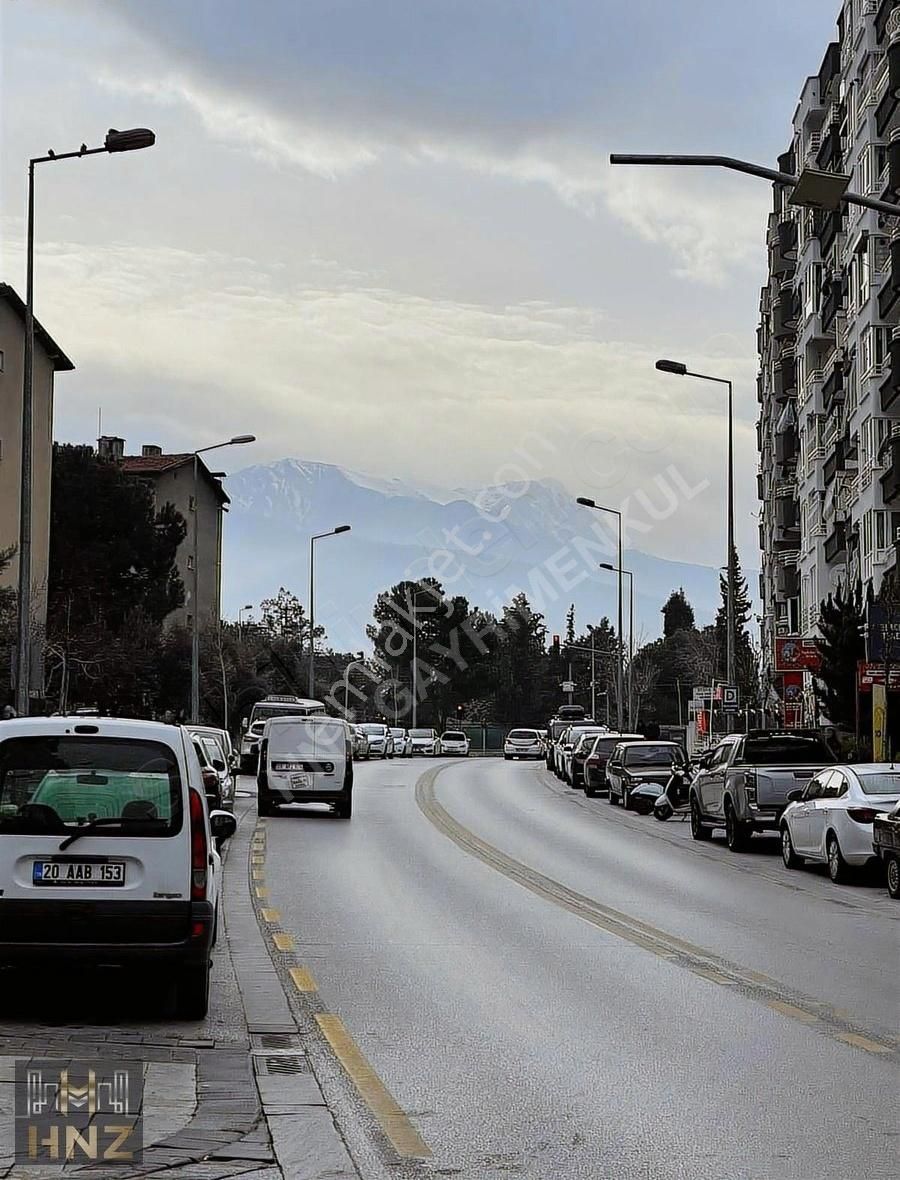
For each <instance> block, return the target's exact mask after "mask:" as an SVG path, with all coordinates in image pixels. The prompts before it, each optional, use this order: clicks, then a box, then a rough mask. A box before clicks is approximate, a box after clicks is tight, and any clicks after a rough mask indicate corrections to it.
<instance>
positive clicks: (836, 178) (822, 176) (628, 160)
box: [609, 152, 900, 217]
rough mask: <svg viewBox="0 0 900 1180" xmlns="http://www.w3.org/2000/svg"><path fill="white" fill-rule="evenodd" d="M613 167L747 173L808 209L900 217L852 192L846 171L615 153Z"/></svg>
mask: <svg viewBox="0 0 900 1180" xmlns="http://www.w3.org/2000/svg"><path fill="white" fill-rule="evenodd" d="M609 162H610V164H649V165H651V166H654V167H656V166H659V167H676V168H728V169H730V170H731V171H732V172H744V173H746V174H747V175H748V176H758V177H760V178H761V179H762V180H771V181H772V183H773V184H781V185H784V187H785V188H789V189H790V190H791V194H790V196H789V197H788V201H789V203H790V204H791V205H803V206H804V207H806V208H807V209H823V210H825V211H827V212H833V211H834V210H836V209H839V208H840V206H841V204H842V203H844V204H847V205H859V206H861V207H862V208H863V209H874V210H875V211H876V212H877V213H887V214H889V215H890V216H892V217H898V216H900V205H894V204H891V203H890V202H889V201H879V200H878V199H877V198H875V197H864V196H862V195H861V194H860V193H854V192H850V190H849V189H848V187H847V186H848V185H849V184H850V181H851V179H852V177H851V176H850V175H849V174H847V173H844V172H820V171H819V170H818V169H816V168H804V170H803V171H802V172H801V173H800V175H799V176H795V175H794V174H793V173H792V172H778V171H777V170H776V169H774V168H764V167H763V166H762V165H761V164H751V163H750V162H749V161H747V160H736V159H734V157H732V156H669V155H638V156H636V155H622V154H621V153H616V152H614V153H613V154H612V155H611V156H610V157H609Z"/></svg>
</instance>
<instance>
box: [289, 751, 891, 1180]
mask: <svg viewBox="0 0 900 1180" xmlns="http://www.w3.org/2000/svg"><path fill="white" fill-rule="evenodd" d="M291 810H293V811H294V814H293V815H290V814H287V813H283V814H282V815H280V816H279V817H277V818H275V819H272V820H269V821H268V823H267V824H266V832H267V852H266V881H267V883H268V887H269V894H270V900H269V902H268V904H270V905H272V906H275V907H277V910H278V912H279V914H280V925H281V928H282V929H283V930H284V931H286V932H289V933H290V934H291V935H292V936H293V939H294V943H295V956H296V961H297V963H299V964H300V965H301V966H303V967H304V968H306V969H307V970H308V971H309V972H310V973H311V976H312V977H313V979H314V982H315V984H316V985H317V988H318V992H317V995H316V998H315V1003H316V1004H317V1005H318V1009H319V1010H320V1011H324V1012H328V1013H334V1014H337V1015H338V1016H339V1017H340V1019H341V1020H342V1021H343V1024H344V1025H345V1026H346V1028H347V1030H349V1032H350V1033H351V1035H352V1037H353V1038H355V1041H356V1044H357V1045H358V1046H359V1048H360V1049H361V1050H362V1052H363V1053H364V1054H365V1057H366V1058H367V1059H368V1062H369V1063H370V1064H371V1065H372V1067H373V1068H374V1070H375V1071H376V1073H377V1075H378V1077H379V1078H380V1080H381V1082H383V1083H384V1085H385V1086H386V1087H387V1089H388V1091H390V1094H392V1095H393V1097H394V1098H395V1099H396V1101H397V1103H399V1106H400V1107H401V1108H402V1109H403V1111H405V1112H406V1114H407V1115H408V1116H409V1119H410V1121H411V1123H412V1125H413V1127H414V1128H415V1130H416V1131H418V1133H419V1134H420V1135H421V1136H422V1138H423V1139H424V1140H425V1141H426V1142H427V1144H428V1146H429V1147H430V1149H431V1151H432V1152H433V1157H432V1158H431V1159H430V1160H428V1161H427V1162H426V1163H423V1164H417V1163H415V1162H414V1161H406V1163H405V1164H403V1166H402V1167H401V1166H399V1165H398V1167H397V1169H396V1170H398V1171H402V1172H403V1173H404V1174H411V1175H412V1174H416V1173H417V1172H418V1171H421V1172H422V1173H423V1174H425V1173H427V1174H429V1175H434V1174H438V1175H460V1176H463V1177H467V1178H473V1180H474V1178H476V1177H477V1178H481V1177H502V1176H509V1175H515V1176H521V1177H529V1178H531V1177H534V1178H535V1180H551V1178H553V1180H557V1178H559V1180H569V1178H572V1180H574V1178H576V1177H577V1178H580V1177H584V1178H590V1180H601V1178H603V1180H605V1178H607V1177H609V1178H615V1180H639V1178H640V1180H670V1178H671V1180H674V1178H676V1177H677V1178H679V1180H682V1178H684V1180H687V1178H690V1180H697V1178H705V1177H708V1178H709V1180H811V1178H812V1177H815V1178H816V1180H847V1178H848V1177H866V1178H868V1180H876V1178H887V1177H896V1176H897V1175H898V1172H900V1114H898V1103H897V1094H898V1086H897V1081H898V1060H900V1050H898V1044H900V1041H898V1037H897V1031H898V1016H900V992H898V972H897V968H898V965H900V940H898V929H900V928H898V925H897V918H898V915H900V910H898V907H897V905H896V903H894V902H891V901H890V900H889V899H888V898H887V895H886V893H885V891H884V889H883V886H881V885H879V884H876V883H873V882H868V883H862V884H857V885H854V886H841V887H838V886H834V885H832V884H831V883H830V881H829V880H828V879H827V877H826V876H825V875H824V874H823V873H821V872H817V871H815V870H813V871H806V872H802V873H789V872H788V871H787V870H786V869H784V868H783V867H782V865H781V862H780V858H779V857H778V854H777V844H776V843H775V842H773V841H762V842H760V845H759V847H758V848H756V847H754V849H753V851H752V852H750V853H748V854H745V855H740V856H735V855H734V854H731V853H729V852H728V851H727V849H726V848H725V847H724V845H723V844H722V843H721V842H719V841H716V842H714V843H713V844H707V845H702V846H698V845H696V844H694V843H693V842H692V841H691V839H690V834H689V831H688V828H687V825H684V824H680V823H671V822H670V823H669V824H659V823H657V822H656V821H655V820H653V819H652V818H646V819H645V818H641V817H638V816H634V815H631V814H626V813H625V812H623V811H622V810H621V809H619V808H613V807H610V806H609V804H608V803H607V802H606V801H605V800H604V799H597V800H587V799H586V798H585V797H584V796H583V795H582V794H581V793H580V792H573V791H570V790H569V789H568V788H566V787H564V786H562V785H561V784H559V783H557V781H556V780H555V779H552V778H551V777H550V776H548V775H547V773H546V772H545V771H544V769H543V767H542V766H539V765H535V764H519V763H504V762H502V761H494V760H476V759H474V758H473V759H471V760H468V761H466V762H459V763H456V764H448V763H447V762H446V761H443V762H434V761H432V760H429V759H415V760H404V761H400V760H394V761H392V762H387V763H382V762H379V763H372V764H362V765H360V766H358V767H357V772H356V787H355V800H354V816H353V819H352V820H351V821H350V822H349V823H348V822H345V821H338V820H335V819H333V818H331V817H330V816H326V815H314V814H312V811H313V809H312V808H310V809H307V810H306V811H305V813H304V812H302V811H299V810H298V809H291ZM338 1072H340V1071H338ZM344 1081H345V1083H346V1085H347V1087H348V1089H349V1088H351V1086H350V1082H349V1080H348V1079H346V1078H345V1079H344ZM339 1122H340V1114H339ZM360 1126H361V1124H356V1123H353V1122H352V1120H350V1122H349V1123H348V1125H347V1126H345V1127H343V1128H342V1129H343V1130H344V1131H345V1134H346V1135H347V1138H348V1141H349V1142H350V1146H351V1149H355V1154H356V1157H357V1159H358V1160H365V1159H367V1158H374V1157H370V1155H367V1151H366V1149H365V1146H364V1145H362V1144H359V1143H356V1144H354V1137H358V1136H359V1135H361V1134H362V1133H363V1131H364V1130H365V1128H364V1127H363V1130H360ZM378 1158H379V1159H380V1160H381V1161H382V1165H381V1167H380V1169H379V1168H374V1170H373V1173H372V1174H373V1175H374V1174H375V1173H376V1172H378V1171H379V1170H380V1171H381V1172H382V1173H384V1172H385V1171H389V1170H390V1168H389V1165H385V1164H384V1163H383V1161H385V1160H388V1161H389V1160H390V1153H389V1152H387V1153H385V1152H384V1151H382V1153H381V1155H380V1156H379V1157H378ZM373 1167H374V1166H373ZM363 1172H364V1174H365V1172H366V1169H365V1167H364V1168H363Z"/></svg>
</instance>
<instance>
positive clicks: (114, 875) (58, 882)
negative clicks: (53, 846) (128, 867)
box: [31, 860, 125, 886]
mask: <svg viewBox="0 0 900 1180" xmlns="http://www.w3.org/2000/svg"><path fill="white" fill-rule="evenodd" d="M31 881H32V884H33V885H53V886H65V885H73V886H79V885H80V886H84V885H94V886H110V885H124V884H125V863H124V861H95V860H68V861H58V860H36V861H35V862H34V865H33V866H32V870H31Z"/></svg>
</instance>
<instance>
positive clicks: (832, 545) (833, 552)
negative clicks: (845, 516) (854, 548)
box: [825, 520, 847, 565]
mask: <svg viewBox="0 0 900 1180" xmlns="http://www.w3.org/2000/svg"><path fill="white" fill-rule="evenodd" d="M846 556H847V525H846V522H845V521H843V520H836V521H835V522H834V528H833V529H832V530H831V532H830V533H829V534H828V536H827V537H826V539H825V561H826V562H827V563H828V565H833V564H834V562H836V561H839V560H841V559H842V558H844V557H846Z"/></svg>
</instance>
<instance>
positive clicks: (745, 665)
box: [715, 550, 759, 706]
mask: <svg viewBox="0 0 900 1180" xmlns="http://www.w3.org/2000/svg"><path fill="white" fill-rule="evenodd" d="M732 560H733V562H734V671H735V679H736V680H737V684H738V687H739V689H740V693H741V705H742V706H743V705H745V704H754V703H755V702H756V701H757V700H758V697H759V674H758V671H757V657H756V651H755V650H754V647H753V642H752V640H751V639H750V633H749V631H748V630H747V624H748V623H749V622H750V614H751V609H752V608H751V604H750V594H749V591H748V590H747V579H746V578H745V577H744V574H743V572H742V570H741V562H740V558H739V557H738V554H737V550H734V551H733V552H732ZM719 591H720V593H721V595H722V602H721V604H720V606H719V609H718V611H717V613H716V622H715V637H716V677H717V679H719V680H724V679H725V677H726V672H727V662H728V661H727V653H728V579H727V577H725V576H724V575H722V574H720V575H719Z"/></svg>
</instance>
